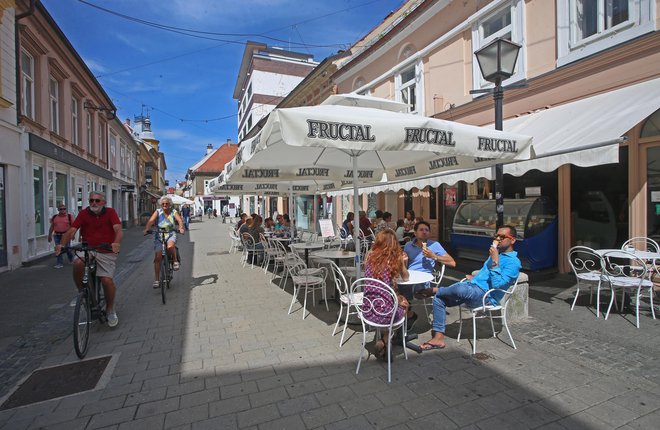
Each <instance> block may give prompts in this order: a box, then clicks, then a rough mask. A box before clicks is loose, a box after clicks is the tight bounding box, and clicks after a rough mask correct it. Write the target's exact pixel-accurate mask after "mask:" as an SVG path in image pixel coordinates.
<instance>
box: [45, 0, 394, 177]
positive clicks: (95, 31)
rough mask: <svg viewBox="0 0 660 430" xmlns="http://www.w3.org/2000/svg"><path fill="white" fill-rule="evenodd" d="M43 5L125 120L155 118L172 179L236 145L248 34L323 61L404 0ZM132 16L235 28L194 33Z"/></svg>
mask: <svg viewBox="0 0 660 430" xmlns="http://www.w3.org/2000/svg"><path fill="white" fill-rule="evenodd" d="M42 3H43V4H44V5H45V7H46V9H47V10H48V11H49V12H50V14H51V15H52V16H53V18H54V19H55V22H57V24H58V25H59V26H60V28H61V29H62V31H63V32H64V34H66V36H67V37H68V39H69V41H70V42H71V44H72V45H73V46H74V48H75V49H76V50H77V51H78V53H79V54H80V56H81V57H82V58H83V59H84V60H85V62H86V63H87V65H88V67H89V68H90V69H91V70H92V72H93V73H94V74H95V75H96V76H97V79H98V80H99V82H100V83H101V85H102V86H103V87H104V89H105V90H106V92H107V93H108V94H109V95H110V97H111V98H112V100H113V102H114V103H115V106H117V108H118V113H117V115H118V117H119V118H120V119H121V120H122V121H123V120H124V119H125V118H130V119H131V122H132V121H133V117H134V116H135V115H140V114H142V113H145V114H146V113H148V114H149V115H150V116H151V122H152V130H153V131H154V134H155V135H156V138H157V139H159V140H160V142H161V150H162V151H163V152H164V153H165V156H166V162H167V167H168V169H167V174H166V178H167V179H168V180H169V181H170V184H171V185H173V184H174V181H175V180H182V179H183V178H184V176H185V172H186V170H187V169H188V167H189V166H191V165H192V164H194V163H195V162H197V161H198V160H199V159H200V158H201V157H202V156H203V155H204V153H205V150H206V146H207V145H208V144H209V143H211V144H213V146H214V147H215V148H217V147H218V146H220V145H221V144H223V143H225V141H226V139H227V138H231V140H232V142H236V138H237V134H238V133H237V130H236V127H237V124H236V116H235V115H236V106H237V104H236V100H234V99H232V94H233V89H234V85H235V83H236V76H237V73H238V69H239V67H240V61H241V57H242V54H243V50H244V45H243V43H244V42H245V41H247V40H255V41H260V42H264V43H267V44H269V45H271V46H280V47H283V48H286V49H291V50H292V51H299V52H306V53H311V54H313V55H314V59H315V60H316V61H318V62H320V61H322V60H323V59H324V58H326V57H328V56H329V55H332V54H334V53H336V52H337V51H338V50H340V49H346V48H348V47H349V46H350V45H351V44H353V43H354V42H356V41H357V40H359V39H360V38H361V37H362V36H363V35H365V34H366V33H367V32H368V31H369V30H370V29H372V28H373V27H375V26H376V25H378V24H379V23H380V22H381V21H382V20H383V18H385V17H386V16H387V14H389V13H390V12H391V11H393V10H396V9H397V8H398V7H399V6H401V4H403V3H404V0H375V1H374V0H326V1H324V0H42ZM90 4H91V5H94V6H98V7H101V8H105V9H108V10H110V11H111V12H114V13H116V14H120V15H124V17H120V16H117V15H115V14H113V13H111V12H108V11H103V10H99V9H98V8H95V7H93V6H90ZM132 19H138V20H143V21H149V22H151V23H155V24H158V25H160V26H163V25H164V26H169V27H176V28H179V29H187V30H194V31H197V32H209V33H223V34H232V35H216V34H213V35H212V34H202V33H195V34H196V35H197V36H201V37H191V36H188V35H184V34H180V33H175V32H171V31H165V30H162V29H160V28H156V27H154V26H152V25H145V24H141V23H137V22H135V21H133V20H132ZM236 34H241V35H236ZM258 35H264V36H267V37H271V38H275V39H279V40H277V41H276V40H270V39H267V38H264V37H260V36H258ZM206 38H211V39H215V40H208V39H206ZM226 41H231V43H227V42H226ZM302 45H304V46H302ZM310 45H316V46H310ZM219 118H224V119H219Z"/></svg>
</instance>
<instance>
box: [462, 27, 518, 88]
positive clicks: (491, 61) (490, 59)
mask: <svg viewBox="0 0 660 430" xmlns="http://www.w3.org/2000/svg"><path fill="white" fill-rule="evenodd" d="M520 48H521V46H520V45H518V44H517V43H514V42H511V41H510V40H508V39H501V38H500V39H495V40H494V41H492V42H491V43H489V44H488V45H486V46H484V47H483V48H481V49H480V50H478V51H476V52H475V53H474V55H475V56H476V57H477V62H478V63H479V69H480V70H481V74H482V75H483V77H484V79H485V80H487V81H488V82H496V81H498V80H499V81H503V80H505V79H508V78H510V77H511V75H513V72H514V71H515V68H516V61H517V60H518V53H519V52H520Z"/></svg>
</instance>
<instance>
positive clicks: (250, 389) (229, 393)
mask: <svg viewBox="0 0 660 430" xmlns="http://www.w3.org/2000/svg"><path fill="white" fill-rule="evenodd" d="M257 391H259V390H258V388H257V383H256V382H254V381H248V382H242V383H240V384H234V385H226V386H221V387H220V398H221V399H229V398H231V397H237V396H242V395H245V394H252V393H256V392H257Z"/></svg>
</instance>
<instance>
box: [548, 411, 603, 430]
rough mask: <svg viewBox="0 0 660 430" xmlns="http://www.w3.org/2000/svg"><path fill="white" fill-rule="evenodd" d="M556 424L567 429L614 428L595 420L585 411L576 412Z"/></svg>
mask: <svg viewBox="0 0 660 430" xmlns="http://www.w3.org/2000/svg"><path fill="white" fill-rule="evenodd" d="M557 424H559V425H561V426H563V427H565V428H567V429H598V430H600V429H612V428H616V427H615V426H614V425H612V424H610V423H608V422H606V421H603V420H600V419H598V418H595V417H594V416H593V415H589V414H588V413H586V412H585V411H582V412H578V413H576V414H574V415H571V416H569V417H565V418H562V419H560V420H559V421H557Z"/></svg>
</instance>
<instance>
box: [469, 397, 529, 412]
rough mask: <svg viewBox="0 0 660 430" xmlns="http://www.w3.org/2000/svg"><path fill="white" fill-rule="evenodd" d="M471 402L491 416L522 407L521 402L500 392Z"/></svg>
mask: <svg viewBox="0 0 660 430" xmlns="http://www.w3.org/2000/svg"><path fill="white" fill-rule="evenodd" d="M473 402H474V403H475V404H477V405H479V406H481V407H483V408H484V409H486V410H487V411H488V412H490V413H491V414H493V415H496V414H499V413H502V412H506V411H510V410H511V409H515V408H518V407H520V406H522V405H523V403H522V402H520V401H518V400H517V399H514V398H513V397H511V396H509V395H508V394H506V393H502V392H500V393H495V394H490V395H488V396H484V397H480V398H478V399H476V400H474V401H473Z"/></svg>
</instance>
